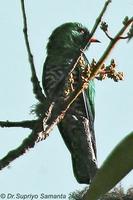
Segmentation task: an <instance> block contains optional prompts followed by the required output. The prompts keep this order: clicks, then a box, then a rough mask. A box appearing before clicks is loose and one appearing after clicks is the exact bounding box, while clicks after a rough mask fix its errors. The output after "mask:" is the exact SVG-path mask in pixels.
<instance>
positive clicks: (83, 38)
mask: <svg viewBox="0 0 133 200" xmlns="http://www.w3.org/2000/svg"><path fill="white" fill-rule="evenodd" d="M88 41H90V42H99V41H98V40H96V39H94V38H90V32H89V30H88V29H87V28H86V27H84V26H83V25H82V24H80V23H72V22H69V23H65V24H63V25H61V26H59V27H57V28H56V29H55V30H54V31H53V32H52V34H51V36H50V37H49V42H48V45H47V52H48V54H50V53H53V52H54V51H55V52H59V53H62V51H67V52H69V53H76V52H77V51H79V50H80V49H83V48H84V47H85V45H86V44H87V42H88Z"/></svg>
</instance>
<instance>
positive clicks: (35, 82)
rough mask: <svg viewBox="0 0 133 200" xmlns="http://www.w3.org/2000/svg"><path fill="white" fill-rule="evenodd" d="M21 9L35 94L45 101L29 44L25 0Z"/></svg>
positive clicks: (22, 0) (39, 99)
mask: <svg viewBox="0 0 133 200" xmlns="http://www.w3.org/2000/svg"><path fill="white" fill-rule="evenodd" d="M21 9H22V15H23V25H24V28H23V33H24V39H25V45H26V48H27V53H28V57H29V63H30V66H31V73H32V76H31V82H32V85H33V93H34V94H35V97H36V99H37V100H38V101H40V102H44V101H45V96H44V94H43V92H42V88H41V86H40V82H39V80H38V77H37V75H36V69H35V64H34V58H33V54H32V52H31V48H30V44H29V38H28V32H27V31H28V28H27V18H26V12H25V4H24V0H21Z"/></svg>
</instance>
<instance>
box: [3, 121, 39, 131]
mask: <svg viewBox="0 0 133 200" xmlns="http://www.w3.org/2000/svg"><path fill="white" fill-rule="evenodd" d="M37 122H38V120H26V121H20V122H11V121H8V120H7V121H0V127H1V128H10V127H21V128H30V129H33V128H34V126H35V124H36V123H37Z"/></svg>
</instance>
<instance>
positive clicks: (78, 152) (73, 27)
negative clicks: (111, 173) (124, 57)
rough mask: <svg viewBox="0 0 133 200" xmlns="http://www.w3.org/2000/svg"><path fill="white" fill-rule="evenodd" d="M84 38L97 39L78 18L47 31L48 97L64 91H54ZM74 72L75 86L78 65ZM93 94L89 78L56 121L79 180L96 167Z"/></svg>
mask: <svg viewBox="0 0 133 200" xmlns="http://www.w3.org/2000/svg"><path fill="white" fill-rule="evenodd" d="M87 41H90V42H99V41H98V40H97V39H95V38H90V32H89V30H88V28H86V27H85V26H84V25H82V24H81V23H78V22H66V23H64V24H62V25H60V26H58V27H57V28H56V29H55V30H54V31H53V32H52V34H51V35H50V37H49V40H48V44H47V47H46V48H47V56H46V59H45V62H44V65H43V73H42V85H43V89H44V92H45V94H46V97H47V98H48V101H50V100H52V99H53V98H55V97H56V98H57V99H58V97H59V96H60V95H63V92H64V91H60V92H57V91H59V90H60V89H59V88H60V84H65V83H64V82H62V80H63V79H64V76H65V73H66V72H67V70H68V69H69V68H70V67H72V64H73V61H74V60H75V58H76V57H77V54H78V52H79V51H82V49H83V48H84V46H85V44H86V43H87ZM83 59H84V62H85V64H88V63H89V61H88V59H87V57H86V56H85V54H84V53H83ZM74 76H75V77H76V78H75V80H76V83H75V86H74V87H75V88H76V87H77V85H78V83H79V81H80V79H81V77H80V70H79V68H78V67H76V68H75V70H74ZM94 96H95V83H94V81H93V80H91V81H90V82H89V83H88V87H87V89H85V90H84V91H83V92H82V93H81V94H80V95H79V96H78V98H77V99H76V100H75V101H74V102H73V104H72V105H71V106H70V108H69V109H68V111H67V112H66V114H65V116H64V118H63V119H62V120H61V122H59V123H58V125H57V126H58V129H59V132H60V134H61V136H62V138H63V140H64V142H65V144H66V146H67V148H68V150H69V151H70V154H71V158H72V166H73V173H74V176H75V178H76V180H77V182H78V183H80V184H90V183H91V181H92V179H93V178H94V176H95V174H96V172H97V169H98V166H97V150H96V139H95V131H94V119H95V108H94Z"/></svg>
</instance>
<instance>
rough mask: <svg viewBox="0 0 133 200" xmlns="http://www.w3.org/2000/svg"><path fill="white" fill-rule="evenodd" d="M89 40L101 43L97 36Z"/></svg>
mask: <svg viewBox="0 0 133 200" xmlns="http://www.w3.org/2000/svg"><path fill="white" fill-rule="evenodd" d="M89 42H99V43H100V41H99V40H97V39H96V38H91V39H90V40H89Z"/></svg>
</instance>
